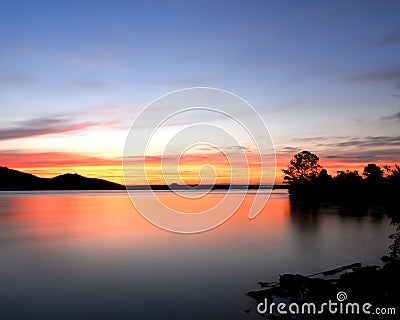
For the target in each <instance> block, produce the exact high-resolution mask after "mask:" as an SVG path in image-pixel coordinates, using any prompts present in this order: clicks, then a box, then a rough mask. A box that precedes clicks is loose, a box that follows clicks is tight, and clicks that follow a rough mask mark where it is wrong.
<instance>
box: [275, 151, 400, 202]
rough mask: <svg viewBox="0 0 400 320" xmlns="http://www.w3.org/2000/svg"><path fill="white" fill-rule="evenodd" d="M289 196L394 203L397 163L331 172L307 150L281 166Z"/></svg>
mask: <svg viewBox="0 0 400 320" xmlns="http://www.w3.org/2000/svg"><path fill="white" fill-rule="evenodd" d="M282 171H283V173H284V182H285V183H287V184H288V185H289V195H290V197H291V198H292V199H296V200H303V201H304V200H306V201H341V202H364V203H371V202H375V203H379V204H380V203H382V204H394V203H397V204H398V201H399V199H400V166H399V165H397V164H395V165H394V167H391V166H388V165H385V166H383V167H382V168H381V167H380V166H378V165H376V164H375V163H369V164H367V165H366V166H365V167H364V171H363V172H362V174H361V175H360V174H359V172H358V171H357V170H346V171H338V172H337V174H336V176H331V175H330V174H328V171H327V170H326V169H324V168H323V167H322V166H321V165H320V163H319V157H318V156H317V155H315V154H313V153H311V152H310V151H301V152H299V153H297V154H295V155H294V156H293V158H292V159H291V160H290V163H289V166H288V168H287V169H282Z"/></svg>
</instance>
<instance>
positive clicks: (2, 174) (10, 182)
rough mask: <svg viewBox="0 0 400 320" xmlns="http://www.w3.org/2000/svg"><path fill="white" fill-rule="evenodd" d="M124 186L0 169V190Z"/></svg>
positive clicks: (85, 179)
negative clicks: (42, 176) (45, 176)
mask: <svg viewBox="0 0 400 320" xmlns="http://www.w3.org/2000/svg"><path fill="white" fill-rule="evenodd" d="M124 189H125V186H123V185H121V184H118V183H114V182H110V181H107V180H103V179H96V178H86V177H83V176H81V175H79V174H76V173H74V174H70V173H67V174H63V175H60V176H57V177H54V178H39V177H37V176H35V175H33V174H29V173H25V172H21V171H18V170H13V169H9V168H6V167H0V190H2V191H6V190H7V191H8V190H9V191H12V190H124Z"/></svg>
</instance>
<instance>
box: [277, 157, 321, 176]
mask: <svg viewBox="0 0 400 320" xmlns="http://www.w3.org/2000/svg"><path fill="white" fill-rule="evenodd" d="M282 171H283V173H284V174H285V176H284V178H283V179H284V180H285V181H286V182H289V183H291V182H294V181H298V180H305V181H314V180H315V179H316V178H317V176H318V174H319V173H320V171H321V166H320V165H319V157H318V156H317V155H315V154H313V153H311V152H310V151H301V152H299V153H297V154H295V155H294V156H293V159H292V160H290V164H289V167H288V168H287V169H286V170H282Z"/></svg>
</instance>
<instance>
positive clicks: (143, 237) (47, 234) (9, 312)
mask: <svg viewBox="0 0 400 320" xmlns="http://www.w3.org/2000/svg"><path fill="white" fill-rule="evenodd" d="M138 196H140V197H143V199H144V200H145V198H146V196H147V195H146V193H139V194H138ZM163 196H164V197H168V195H163ZM218 196H220V195H215V197H218ZM251 200H252V195H251V194H250V195H248V196H247V197H246V198H245V201H244V203H243V204H242V206H241V207H240V208H239V210H238V212H237V213H236V214H235V215H234V216H233V217H232V218H231V219H230V220H229V221H228V222H226V223H225V224H223V225H222V226H221V227H219V228H217V229H215V230H212V231H209V232H206V233H200V234H194V235H178V234H173V233H169V232H166V231H162V230H160V229H158V228H156V227H154V226H153V225H151V224H150V223H148V222H147V221H146V220H145V219H144V218H142V216H140V215H139V214H138V213H136V212H135V211H134V209H133V207H132V205H131V203H130V200H129V198H128V197H127V195H126V194H125V193H123V192H100V193H90V192H89V193H79V192H67V193H62V192H58V193H57V192H55V193H43V192H37V193H29V194H26V193H0V250H1V257H2V258H1V259H0V274H1V277H0V313H2V314H1V315H2V316H3V317H4V318H14V319H36V318H40V319H47V318H56V319H71V318H73V319H88V318H96V319H110V318H112V319H136V318H139V317H141V318H146V319H158V318H168V319H187V318H190V319H209V318H210V317H211V318H222V319H225V318H227V319H228V318H229V319H249V317H251V315H247V314H244V313H242V312H241V310H242V309H245V308H247V307H248V303H249V301H248V300H247V297H246V296H245V295H244V292H246V291H247V290H249V289H252V288H253V286H254V285H255V284H256V282H257V281H258V280H275V279H276V278H277V275H278V274H280V273H284V272H295V273H297V272H299V273H304V274H311V273H315V272H318V271H321V270H325V269H330V268H333V267H338V266H341V265H344V264H347V263H352V262H358V261H360V262H363V263H369V264H370V263H372V264H374V263H378V262H379V257H380V256H382V255H383V254H385V253H386V252H387V247H388V245H389V243H390V240H389V239H387V236H388V235H389V234H390V233H391V232H392V231H393V228H392V227H390V226H389V220H388V219H386V218H384V217H382V216H377V215H374V214H372V213H369V214H367V215H365V216H360V215H357V216H352V215H344V214H342V213H341V211H340V210H341V208H338V207H333V206H329V205H322V206H319V207H304V206H302V205H299V204H298V203H294V202H290V201H289V199H288V197H287V194H286V192H285V191H281V190H279V191H275V192H274V193H273V195H272V197H271V200H270V201H269V203H268V205H267V206H266V207H265V209H264V210H263V212H262V213H261V214H260V215H259V216H257V218H256V219H254V220H248V218H247V211H248V206H249V205H250V203H251ZM166 201H168V199H166ZM193 310H194V311H193Z"/></svg>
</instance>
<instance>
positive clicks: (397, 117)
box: [381, 111, 400, 120]
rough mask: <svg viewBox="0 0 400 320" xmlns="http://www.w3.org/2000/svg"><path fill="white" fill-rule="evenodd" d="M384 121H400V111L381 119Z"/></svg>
mask: <svg viewBox="0 0 400 320" xmlns="http://www.w3.org/2000/svg"><path fill="white" fill-rule="evenodd" d="M381 119H382V120H400V111H399V112H396V113H393V114H389V115H387V116H384V117H382V118H381Z"/></svg>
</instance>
